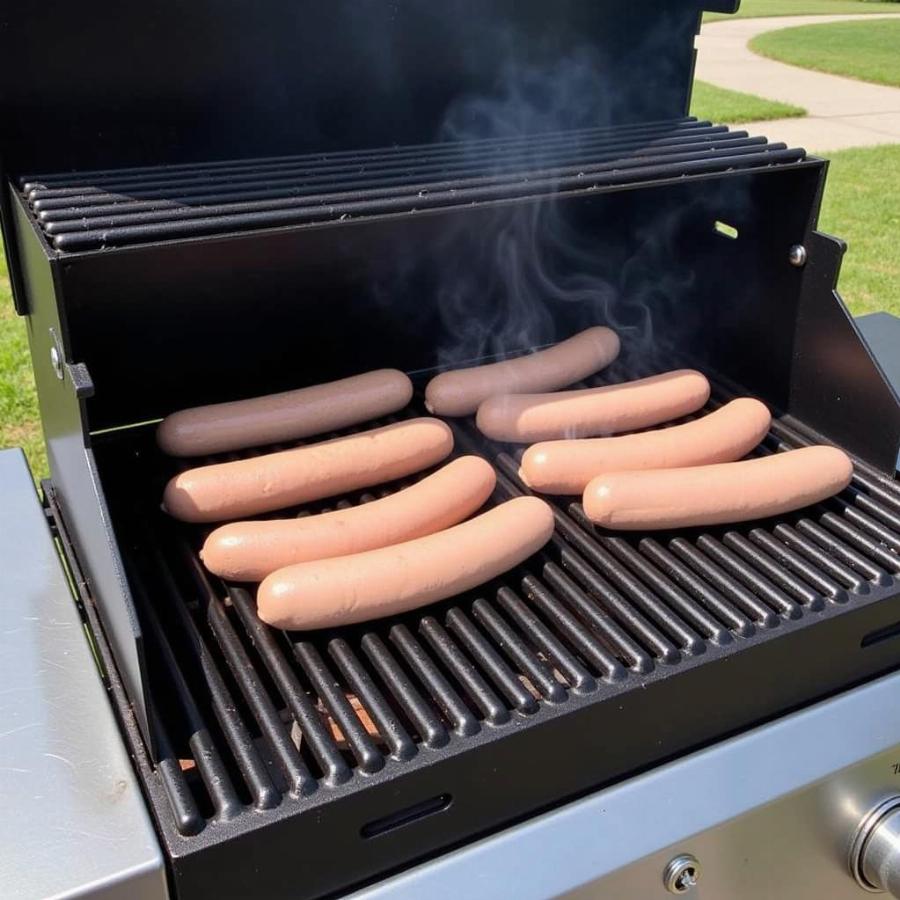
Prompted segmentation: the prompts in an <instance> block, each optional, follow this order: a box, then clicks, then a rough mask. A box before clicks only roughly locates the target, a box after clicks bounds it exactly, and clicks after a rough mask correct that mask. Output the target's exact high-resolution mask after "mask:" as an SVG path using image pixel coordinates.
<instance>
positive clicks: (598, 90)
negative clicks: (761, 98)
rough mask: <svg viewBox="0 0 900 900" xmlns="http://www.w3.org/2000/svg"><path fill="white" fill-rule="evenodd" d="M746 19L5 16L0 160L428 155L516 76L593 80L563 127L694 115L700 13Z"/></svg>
mask: <svg viewBox="0 0 900 900" xmlns="http://www.w3.org/2000/svg"><path fill="white" fill-rule="evenodd" d="M736 5H737V3H736V0H705V2H704V0H678V2H673V0H631V2H629V3H627V4H623V3H612V2H606V3H600V2H593V0H555V2H553V3H548V2H545V0H444V2H441V3H435V2H432V0H399V2H392V3H386V2H383V0H302V2H291V0H264V2H257V0H227V2H220V0H195V2H192V3H183V2H179V0H154V2H152V3H150V4H143V5H135V4H130V3H121V4H113V5H110V4H109V3H106V2H103V0H83V2H80V3H75V4H73V3H70V2H65V0H47V2H43V3H9V4H5V6H4V9H3V11H2V13H0V85H2V93H0V119H2V121H3V122H4V129H3V135H2V136H0V157H2V158H3V159H4V161H5V165H6V166H7V169H8V170H9V171H12V172H17V173H21V172H24V171H40V170H49V171H59V170H68V169H78V168H98V167H104V166H108V165H109V166H122V165H140V164H144V163H146V164H157V163H161V162H167V163H174V162H182V161H190V160H200V159H228V158H235V157H243V156H260V155H274V154H281V153H299V152H304V151H305V150H321V149H334V148H359V147H366V146H379V145H392V144H396V143H416V142H428V141H432V140H434V139H435V138H436V137H437V136H438V135H439V133H440V130H441V126H442V124H443V123H444V122H445V121H446V117H447V114H448V111H449V109H450V107H451V106H452V104H454V103H455V102H457V101H458V100H459V99H460V98H464V97H466V96H470V95H473V94H477V95H480V96H490V95H491V94H492V93H495V92H497V91H498V90H500V91H501V92H502V89H503V85H502V82H503V80H504V78H506V77H508V75H509V73H510V72H516V73H518V75H524V76H527V74H528V73H529V72H532V71H547V72H548V73H549V74H550V75H551V77H557V78H560V79H563V80H564V81H567V80H568V79H569V78H572V79H578V78H582V80H583V79H584V75H585V73H587V74H588V77H589V78H590V79H591V83H592V86H593V87H592V89H591V90H590V91H589V92H587V93H585V94H582V96H581V98H580V99H579V102H578V103H575V104H573V105H572V107H571V108H569V109H565V108H564V104H563V103H562V102H560V103H554V104H553V106H554V108H553V112H552V116H551V118H552V119H553V121H554V125H553V126H552V127H576V126H578V125H580V124H585V123H587V124H590V125H597V124H604V123H612V122H615V123H618V122H621V121H624V120H628V121H634V120H640V119H653V118H657V119H659V118H667V117H674V116H678V115H683V114H684V113H685V112H686V108H687V100H688V95H689V90H690V81H691V73H692V66H693V55H694V48H693V38H694V35H695V34H696V32H697V30H698V28H699V21H700V13H701V10H702V9H704V8H705V9H716V10H721V11H733V10H734V9H735V7H736ZM570 72H571V75H570V74H569V73H570ZM517 80H519V81H520V83H522V84H525V85H527V84H528V83H529V82H528V78H527V77H525V78H524V80H522V79H518V77H517ZM564 96H565V94H564V93H560V94H559V97H558V98H556V99H561V98H563V97H564ZM585 97H587V98H588V99H587V102H581V101H582V100H584V98H585ZM531 125H532V129H531V130H544V128H545V127H548V125H547V123H545V122H542V121H541V119H540V118H538V119H537V120H535V121H534V122H532V123H531Z"/></svg>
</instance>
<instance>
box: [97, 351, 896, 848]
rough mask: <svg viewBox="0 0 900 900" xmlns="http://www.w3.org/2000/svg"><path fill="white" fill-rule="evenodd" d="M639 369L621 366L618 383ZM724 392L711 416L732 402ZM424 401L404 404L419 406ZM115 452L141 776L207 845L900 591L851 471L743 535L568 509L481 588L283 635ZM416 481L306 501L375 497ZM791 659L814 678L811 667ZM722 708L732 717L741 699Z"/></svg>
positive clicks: (143, 471) (890, 534) (769, 442)
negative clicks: (145, 677) (147, 715)
mask: <svg viewBox="0 0 900 900" xmlns="http://www.w3.org/2000/svg"><path fill="white" fill-rule="evenodd" d="M644 374H649V373H648V372H646V371H639V370H637V369H634V368H627V367H625V366H621V365H619V366H617V367H616V368H614V369H613V370H612V371H611V372H610V373H608V376H607V378H608V380H609V381H618V380H622V379H623V378H628V377H636V376H639V375H644ZM597 383H600V382H599V380H598V382H597ZM717 385H718V386H717V387H716V388H715V390H714V394H713V399H712V400H711V402H710V408H715V407H716V406H718V405H719V404H721V403H722V402H726V401H727V400H728V399H729V398H730V397H731V396H732V395H733V394H732V392H731V391H730V390H729V389H728V387H727V386H725V385H723V383H722V382H721V381H719V382H718V383H717ZM419 403H420V402H419V401H416V402H414V404H413V406H412V407H411V408H409V409H408V410H406V411H405V413H403V414H402V415H403V416H405V415H409V416H412V415H418V414H421V412H422V410H421V407H420V405H419ZM454 430H455V432H456V436H457V448H456V451H455V452H456V453H458V454H461V453H468V452H474V453H478V454H480V455H483V456H485V457H486V458H487V459H489V460H491V461H492V462H493V463H494V465H495V467H496V469H497V472H498V476H499V481H498V488H497V491H496V493H495V496H494V498H493V499H492V501H490V502H499V501H502V500H504V499H506V498H508V497H511V496H515V495H517V494H520V493H522V492H524V491H525V488H524V486H523V485H522V483H521V482H520V481H519V480H518V477H517V474H516V473H517V467H518V464H517V460H516V458H515V450H513V449H512V448H503V447H500V446H497V445H492V444H489V443H487V442H485V440H484V439H483V438H482V437H481V436H480V435H479V434H478V433H477V432H476V431H475V429H474V426H473V424H472V423H471V421H470V420H466V421H460V422H457V423H456V424H455V425H454ZM120 440H121V438H120ZM129 440H131V439H129ZM812 440H814V436H813V435H810V434H809V433H808V432H807V431H806V430H805V429H804V427H803V426H802V425H801V424H799V423H797V422H794V421H787V420H781V421H778V422H776V423H775V425H774V426H773V429H772V431H771V432H770V434H769V435H768V437H767V439H766V440H765V442H764V443H763V445H762V447H761V448H760V449H759V450H758V451H757V452H758V453H761V454H766V453H777V452H781V451H783V450H787V449H790V448H793V447H797V446H801V445H803V444H806V443H809V442H810V441H812ZM111 447H112V444H110V445H108V447H107V450H109V449H111ZM115 456H116V459H117V460H118V463H119V464H121V463H122V460H124V459H127V460H128V462H127V464H125V465H124V466H122V465H120V469H119V476H120V477H122V478H124V479H125V480H126V481H127V483H129V484H131V485H134V484H145V483H146V484H148V485H150V488H149V489H148V493H147V495H146V496H145V497H141V498H139V501H137V502H136V501H135V500H134V498H133V488H132V495H131V496H129V492H127V491H124V490H118V489H117V487H116V486H114V487H113V490H112V491H111V492H110V493H111V494H112V496H114V497H117V498H119V504H120V506H121V503H122V501H123V498H124V497H128V503H131V504H134V505H133V506H130V507H129V508H127V509H122V508H120V509H119V510H118V511H117V513H116V516H117V520H118V522H119V529H120V534H121V541H122V544H123V553H124V555H125V560H126V567H127V568H128V571H129V577H130V581H131V583H132V586H133V589H134V592H135V599H136V602H137V605H138V608H139V610H140V614H141V619H142V623H143V625H144V629H145V643H146V654H147V659H148V664H149V670H150V676H151V694H152V708H153V715H152V723H153V725H152V727H153V729H154V731H155V739H156V743H157V747H158V755H159V759H158V761H157V763H156V766H155V769H154V771H153V772H152V774H151V776H150V777H151V778H152V779H153V780H154V782H155V784H156V787H157V789H159V790H160V791H161V794H160V796H164V797H165V798H166V801H165V802H166V803H167V804H168V806H169V810H168V812H165V813H164V816H163V818H164V819H165V820H166V822H168V825H167V826H166V827H170V828H171V826H174V832H173V833H177V835H179V836H180V837H181V838H184V839H187V838H191V839H192V840H201V839H207V840H210V841H214V840H215V839H216V834H217V829H219V831H218V833H221V827H223V825H226V824H228V823H231V824H237V825H240V823H242V822H244V823H246V826H247V827H251V826H254V825H255V824H258V823H259V821H260V820H259V818H258V817H259V815H260V814H261V813H265V812H267V811H270V812H271V814H272V815H273V816H276V817H282V816H285V815H289V814H293V813H302V812H303V811H304V810H307V811H310V810H312V809H313V808H314V807H316V806H319V805H320V804H322V803H328V802H330V801H332V800H339V799H340V798H342V797H346V796H347V795H348V794H350V793H353V792H360V791H362V792H363V793H364V792H365V791H366V789H367V787H369V786H374V785H376V784H385V783H390V781H391V780H392V779H395V778H398V777H401V776H402V775H403V773H404V772H405V771H407V770H409V771H412V770H413V769H417V768H419V769H421V768H422V767H427V766H429V765H431V764H433V763H434V762H435V761H436V760H439V759H441V758H442V756H443V755H444V754H451V753H455V752H458V751H462V750H465V749H467V748H468V749H473V748H476V747H478V745H486V744H490V743H491V742H493V741H496V740H498V739H502V738H503V736H504V735H511V734H513V733H521V731H522V730H523V729H527V728H528V727H529V725H534V726H537V725H538V724H540V723H544V725H545V726H547V725H548V724H549V723H550V722H551V720H554V719H556V720H558V719H559V718H560V717H564V716H565V715H567V714H569V713H574V712H575V711H576V710H583V709H585V708H588V707H591V708H596V707H597V705H602V704H604V703H609V704H615V703H617V702H620V701H621V700H622V699H623V698H625V697H627V696H628V695H629V694H630V693H633V692H635V691H637V692H638V693H640V692H648V691H647V689H648V688H650V687H652V686H653V685H654V684H659V683H662V682H664V681H670V680H672V679H677V678H678V677H682V676H679V673H682V674H683V675H686V673H687V672H689V671H692V670H693V671H695V672H696V671H698V670H702V669H704V668H705V667H707V666H709V667H710V674H709V676H708V677H709V678H716V677H718V676H717V675H715V674H714V673H713V672H712V668H711V667H712V663H714V662H716V661H722V660H727V659H729V658H732V657H734V656H735V655H736V654H740V653H741V652H742V651H747V650H750V649H752V648H764V647H766V646H771V644H772V643H773V642H772V641H771V639H772V638H777V637H778V636H779V635H784V636H786V635H787V634H794V635H796V634H797V633H798V632H799V631H800V630H801V629H803V630H804V631H806V632H807V633H808V632H809V631H815V629H809V626H811V625H814V624H815V623H816V622H818V621H822V622H824V621H826V620H830V619H832V618H834V617H835V616H838V615H840V614H842V613H843V612H846V611H851V610H853V609H854V608H855V607H862V606H863V605H867V604H872V603H873V601H876V600H881V599H887V598H890V597H896V593H897V591H896V584H897V576H898V573H900V487H898V485H897V484H896V482H893V481H890V480H887V479H885V478H884V477H883V476H880V475H878V474H876V473H874V472H873V471H871V470H869V469H868V468H867V467H866V466H865V465H863V464H857V467H856V474H855V478H854V481H853V484H852V486H851V487H850V488H849V489H848V490H846V491H845V492H844V493H843V494H841V495H840V496H838V497H835V498H833V499H832V500H829V501H827V502H825V503H823V504H820V505H818V506H815V507H812V508H809V509H805V510H802V511H799V512H798V513H796V514H794V515H791V516H787V517H784V518H783V519H779V520H777V521H775V520H765V521H759V522H751V523H746V524H743V525H739V526H734V527H723V528H713V529H697V530H690V531H682V532H672V533H657V534H652V535H647V536H641V535H630V534H628V535H623V534H616V533H612V532H604V531H603V530H601V529H598V528H595V527H594V526H592V525H591V524H590V523H589V522H587V520H586V519H585V518H584V515H583V511H582V509H581V506H580V504H579V503H577V502H573V501H572V500H571V498H569V499H559V500H558V501H557V502H556V503H555V504H554V508H555V514H556V525H557V527H556V532H555V534H554V537H553V539H552V541H551V543H550V544H549V545H548V546H547V547H546V548H545V550H544V551H543V552H542V553H540V554H538V555H537V556H535V557H533V558H532V559H531V560H529V561H528V562H527V563H526V564H525V565H523V566H522V567H520V568H519V569H517V570H515V571H514V572H511V573H509V574H508V575H506V576H504V577H502V578H501V579H498V580H497V581H495V582H493V583H491V584H489V585H485V586H484V587H482V588H481V589H479V590H476V591H473V592H471V593H469V594H467V595H464V596H460V597H456V598H454V599H452V600H450V601H447V602H444V603H441V604H436V605H434V606H431V607H428V608H425V609H423V610H421V611H419V612H417V613H413V614H409V615H405V616H400V617H395V618H392V619H386V620H382V621H378V622H373V623H369V624H368V625H363V626H356V627H352V628H346V629H341V630H336V631H328V632H316V633H309V634H287V633H283V632H280V631H276V630H274V629H271V628H269V627H268V626H266V625H264V624H263V623H262V622H261V621H260V620H259V619H258V618H257V616H256V612H255V602H254V598H253V592H252V590H248V589H247V588H246V587H245V586H241V585H236V584H230V585H229V584H223V583H221V582H220V581H218V580H217V579H215V578H213V577H212V576H210V575H209V574H208V573H207V572H206V571H205V569H204V568H203V566H202V564H201V562H200V561H199V558H198V556H197V549H198V546H199V544H200V543H201V541H202V537H203V534H202V533H201V532H200V531H199V530H197V529H193V528H187V527H182V526H177V525H174V524H173V523H171V522H169V521H168V520H166V519H165V517H164V516H162V514H160V513H159V512H158V511H157V510H156V508H155V504H156V502H157V498H158V496H159V494H158V490H159V488H160V485H161V480H160V479H161V477H162V475H169V474H171V471H167V472H165V473H163V472H161V462H160V458H159V456H158V453H157V452H156V451H155V449H151V442H150V441H149V440H148V436H147V435H146V434H145V435H144V437H143V438H141V439H140V440H139V441H138V443H137V444H136V445H134V446H130V447H129V450H128V452H126V453H123V451H122V449H121V448H119V449H118V450H117V452H116V454H115ZM108 465H109V463H107V466H108ZM169 465H171V464H169ZM122 483H123V484H124V483H125V482H122ZM408 483H411V482H410V481H409V480H407V481H404V482H402V483H397V484H393V485H389V486H386V487H384V488H383V489H380V490H377V491H372V492H363V493H360V494H354V495H352V496H348V497H344V498H341V499H339V500H336V501H330V503H329V504H327V505H326V504H317V505H314V506H313V507H310V508H308V509H303V510H297V511H296V513H297V514H299V515H305V514H309V513H310V512H316V511H320V510H322V509H325V508H332V507H334V506H338V507H346V506H348V505H353V504H357V503H364V502H367V501H370V500H372V499H374V497H375V496H383V495H385V494H387V493H389V492H391V491H393V490H396V489H399V488H400V487H403V486H404V485H405V484H408ZM882 605H884V604H882ZM886 614H887V613H886ZM890 615H893V616H894V618H895V619H896V618H897V617H898V614H897V611H896V610H894V611H893V613H890ZM890 621H893V620H890ZM865 628H866V629H867V634H868V636H866V635H856V634H855V633H854V635H853V637H852V638H851V639H850V641H851V643H852V646H853V647H854V648H855V650H856V651H857V652H859V653H869V652H870V650H867V649H863V648H865V647H866V646H867V643H866V642H867V641H868V642H869V643H871V644H878V643H879V642H880V641H881V638H880V637H879V636H878V635H877V634H875V635H874V636H873V634H872V625H871V624H867V625H866V626H865ZM895 630H896V629H895ZM888 631H889V635H890V634H893V632H890V630H888ZM889 635H888V636H889ZM776 643H777V642H776ZM895 656H896V651H892V653H891V658H892V659H893V658H894V657H895ZM764 658H765V654H764V653H761V654H760V659H761V660H764ZM872 659H873V663H872V665H875V666H876V667H877V665H882V666H883V665H885V663H883V662H877V661H875V658H874V657H872ZM821 664H823V665H824V664H825V662H824V661H823V662H822V663H821ZM797 665H798V670H799V668H802V667H806V668H810V663H809V661H808V660H807V661H800V660H798V662H797ZM813 668H814V667H813ZM755 671H756V672H757V673H758V676H759V678H760V686H761V687H760V686H757V687H759V689H761V690H763V691H764V693H766V694H767V695H768V694H772V693H773V692H774V693H775V694H778V691H780V690H782V687H783V688H784V690H786V691H787V694H786V696H788V695H790V696H791V697H795V696H796V695H795V694H793V693H792V689H791V686H790V685H789V684H788V683H787V681H786V683H785V685H784V686H781V685H780V684H779V685H773V684H772V683H771V680H772V679H773V678H784V679H786V680H788V681H789V679H790V678H792V677H795V676H796V678H797V679H798V680H802V678H801V676H800V675H799V674H797V673H791V672H781V673H773V672H772V671H770V670H768V669H767V668H766V663H765V662H764V661H761V662H760V663H759V668H758V670H755ZM746 689H747V690H754V686H753V685H749V684H748V685H746ZM809 690H815V687H813V688H810V689H809ZM808 699H812V697H811V696H810V697H807V700H808ZM729 702H731V703H734V704H736V705H737V708H740V707H741V706H746V705H747V703H748V699H747V698H746V697H744V696H740V695H738V696H734V697H732V698H731V699H730V701H729ZM773 702H774V701H773ZM620 708H622V707H620ZM775 712H777V710H770V711H769V714H774V713H775ZM716 714H718V713H716ZM659 715H660V717H659V718H658V720H657V721H656V722H655V724H654V725H653V726H652V727H653V728H654V729H658V730H659V733H660V734H665V735H667V736H668V738H667V739H670V738H671V732H672V731H673V730H674V731H675V732H677V731H678V728H679V724H678V719H679V717H680V716H681V715H682V714H681V712H679V711H678V710H671V709H669V710H665V709H662V710H660V711H659ZM710 715H711V716H712V717H713V718H715V714H714V713H713V712H711V713H710ZM713 727H715V725H713ZM654 733H655V732H654ZM719 736H721V734H716V733H712V734H711V735H710V739H711V738H712V737H719ZM590 740H593V738H591V739H590ZM610 740H611V741H613V742H614V743H623V742H625V743H627V741H628V736H627V735H624V734H623V735H617V736H615V737H612V738H610ZM659 743H660V744H661V745H662V744H663V743H664V742H663V741H662V740H660V742H659ZM561 752H562V751H561ZM579 752H580V751H579V748H578V747H569V748H567V749H566V753H567V754H569V755H574V756H575V757H578V756H579ZM664 752H665V751H664V750H660V749H659V748H657V747H655V746H653V745H652V744H651V745H648V746H642V747H641V749H640V750H639V751H636V753H637V755H635V756H634V757H633V758H630V759H629V761H628V763H627V764H626V765H628V766H630V767H631V770H634V769H636V768H638V767H640V766H641V765H647V764H650V763H651V762H654V761H657V760H658V759H659V758H660V756H661V754H664ZM610 765H612V764H610ZM617 765H619V766H620V767H621V765H622V763H621V762H619V763H618V764H617ZM591 766H592V771H593V772H594V773H595V781H594V784H599V783H601V782H602V781H603V780H605V779H607V778H608V777H613V776H620V775H621V774H622V773H623V771H624V770H622V769H621V768H620V769H615V767H612V768H610V770H609V771H607V770H606V769H605V762H604V761H603V760H602V759H601V760H596V761H594V762H592V763H591ZM441 796H443V794H441ZM559 799H562V798H557V800H559ZM448 802H449V801H448ZM159 812H160V811H159V810H158V809H157V814H158V815H159ZM359 824H360V826H361V825H362V824H363V823H359ZM164 825H165V822H164ZM191 836H193V837H191Z"/></svg>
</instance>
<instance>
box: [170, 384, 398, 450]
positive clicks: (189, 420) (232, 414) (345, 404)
mask: <svg viewBox="0 0 900 900" xmlns="http://www.w3.org/2000/svg"><path fill="white" fill-rule="evenodd" d="M412 393H413V387H412V382H411V381H410V380H409V378H407V377H406V375H404V374H403V372H399V371H397V370H396V369H379V370H378V371H376V372H366V373H365V374H364V375H354V376H353V377H352V378H343V379H341V380H340V381H332V382H330V383H329V384H317V385H314V386H313V387H306V388H300V389H299V390H296V391H285V392H284V393H282V394H271V395H269V396H267V397H255V398H253V399H252V400H238V401H235V402H233V403H215V404H213V405H211V406H198V407H195V408H194V409H184V410H181V411H180V412H176V413H173V414H172V415H170V416H167V417H166V418H165V419H163V420H162V422H160V424H159V428H158V429H157V431H156V441H157V443H158V444H159V447H160V449H161V450H162V451H163V452H164V453H168V454H169V456H204V455H207V454H211V453H225V452H226V451H229V450H239V449H241V448H243V447H262V446H265V445H266V444H275V443H278V442H279V441H295V440H300V439H302V438H306V437H312V436H313V435H317V434H325V433H326V432H329V431H337V430H339V429H341V428H348V427H350V426H351V425H357V424H359V423H360V422H367V421H368V420H370V419H377V418H378V417H379V416H384V415H387V414H388V413H392V412H396V411H397V410H398V409H402V408H403V407H404V406H406V404H407V403H409V401H410V399H411V398H412Z"/></svg>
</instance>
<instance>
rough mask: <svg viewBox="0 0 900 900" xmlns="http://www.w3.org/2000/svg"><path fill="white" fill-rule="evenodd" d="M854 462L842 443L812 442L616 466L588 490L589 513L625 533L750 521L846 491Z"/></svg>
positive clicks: (604, 525)
mask: <svg viewBox="0 0 900 900" xmlns="http://www.w3.org/2000/svg"><path fill="white" fill-rule="evenodd" d="M852 476H853V463H852V462H851V461H850V458H849V457H848V456H847V454H846V453H844V452H843V451H842V450H838V449H837V448H836V447H805V448H803V449H802V450H791V451H788V452H786V453H776V454H774V455H773V456H765V457H761V458H759V459H750V460H744V461H743V462H731V463H722V464H720V465H715V466H695V467H693V468H689V469H652V470H649V471H644V472H611V473H608V474H606V475H601V476H600V477H599V478H595V479H594V480H593V481H592V482H591V483H590V484H589V485H588V486H587V488H586V490H585V492H584V511H585V513H586V514H587V516H588V518H589V519H590V520H591V521H592V522H595V523H596V524H598V525H602V526H603V527H604V528H613V529H619V530H622V531H635V530H646V529H654V528H687V527H692V526H696V525H721V524H723V523H727V522H745V521H748V520H750V519H762V518H766V517H767V516H777V515H781V514H782V513H786V512H791V511H792V510H795V509H801V508H802V507H804V506H809V505H810V504H812V503H818V502H819V501H820V500H824V499H825V498H826V497H831V496H832V495H833V494H837V493H838V492H840V491H842V490H843V489H844V488H845V487H847V485H848V484H849V483H850V479H851V478H852Z"/></svg>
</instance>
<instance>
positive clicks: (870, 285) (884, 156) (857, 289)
mask: <svg viewBox="0 0 900 900" xmlns="http://www.w3.org/2000/svg"><path fill="white" fill-rule="evenodd" d="M831 160H832V163H831V171H830V172H829V176H828V186H827V188H826V190H825V203H824V206H823V209H822V218H821V222H820V228H821V229H822V230H823V231H827V232H829V233H831V234H835V235H837V236H838V237H842V238H844V240H846V241H847V243H848V244H849V250H848V251H847V255H846V256H845V257H844V265H843V269H842V273H841V292H842V293H843V295H844V299H845V300H846V301H847V302H848V304H849V305H850V308H851V309H852V310H853V313H854V314H855V315H861V314H863V313H868V312H877V311H878V310H885V311H886V312H891V313H894V315H898V316H900V240H898V236H900V145H893V146H886V147H866V148H861V149H859V150H843V151H841V152H840V153H834V154H832V155H831Z"/></svg>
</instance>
